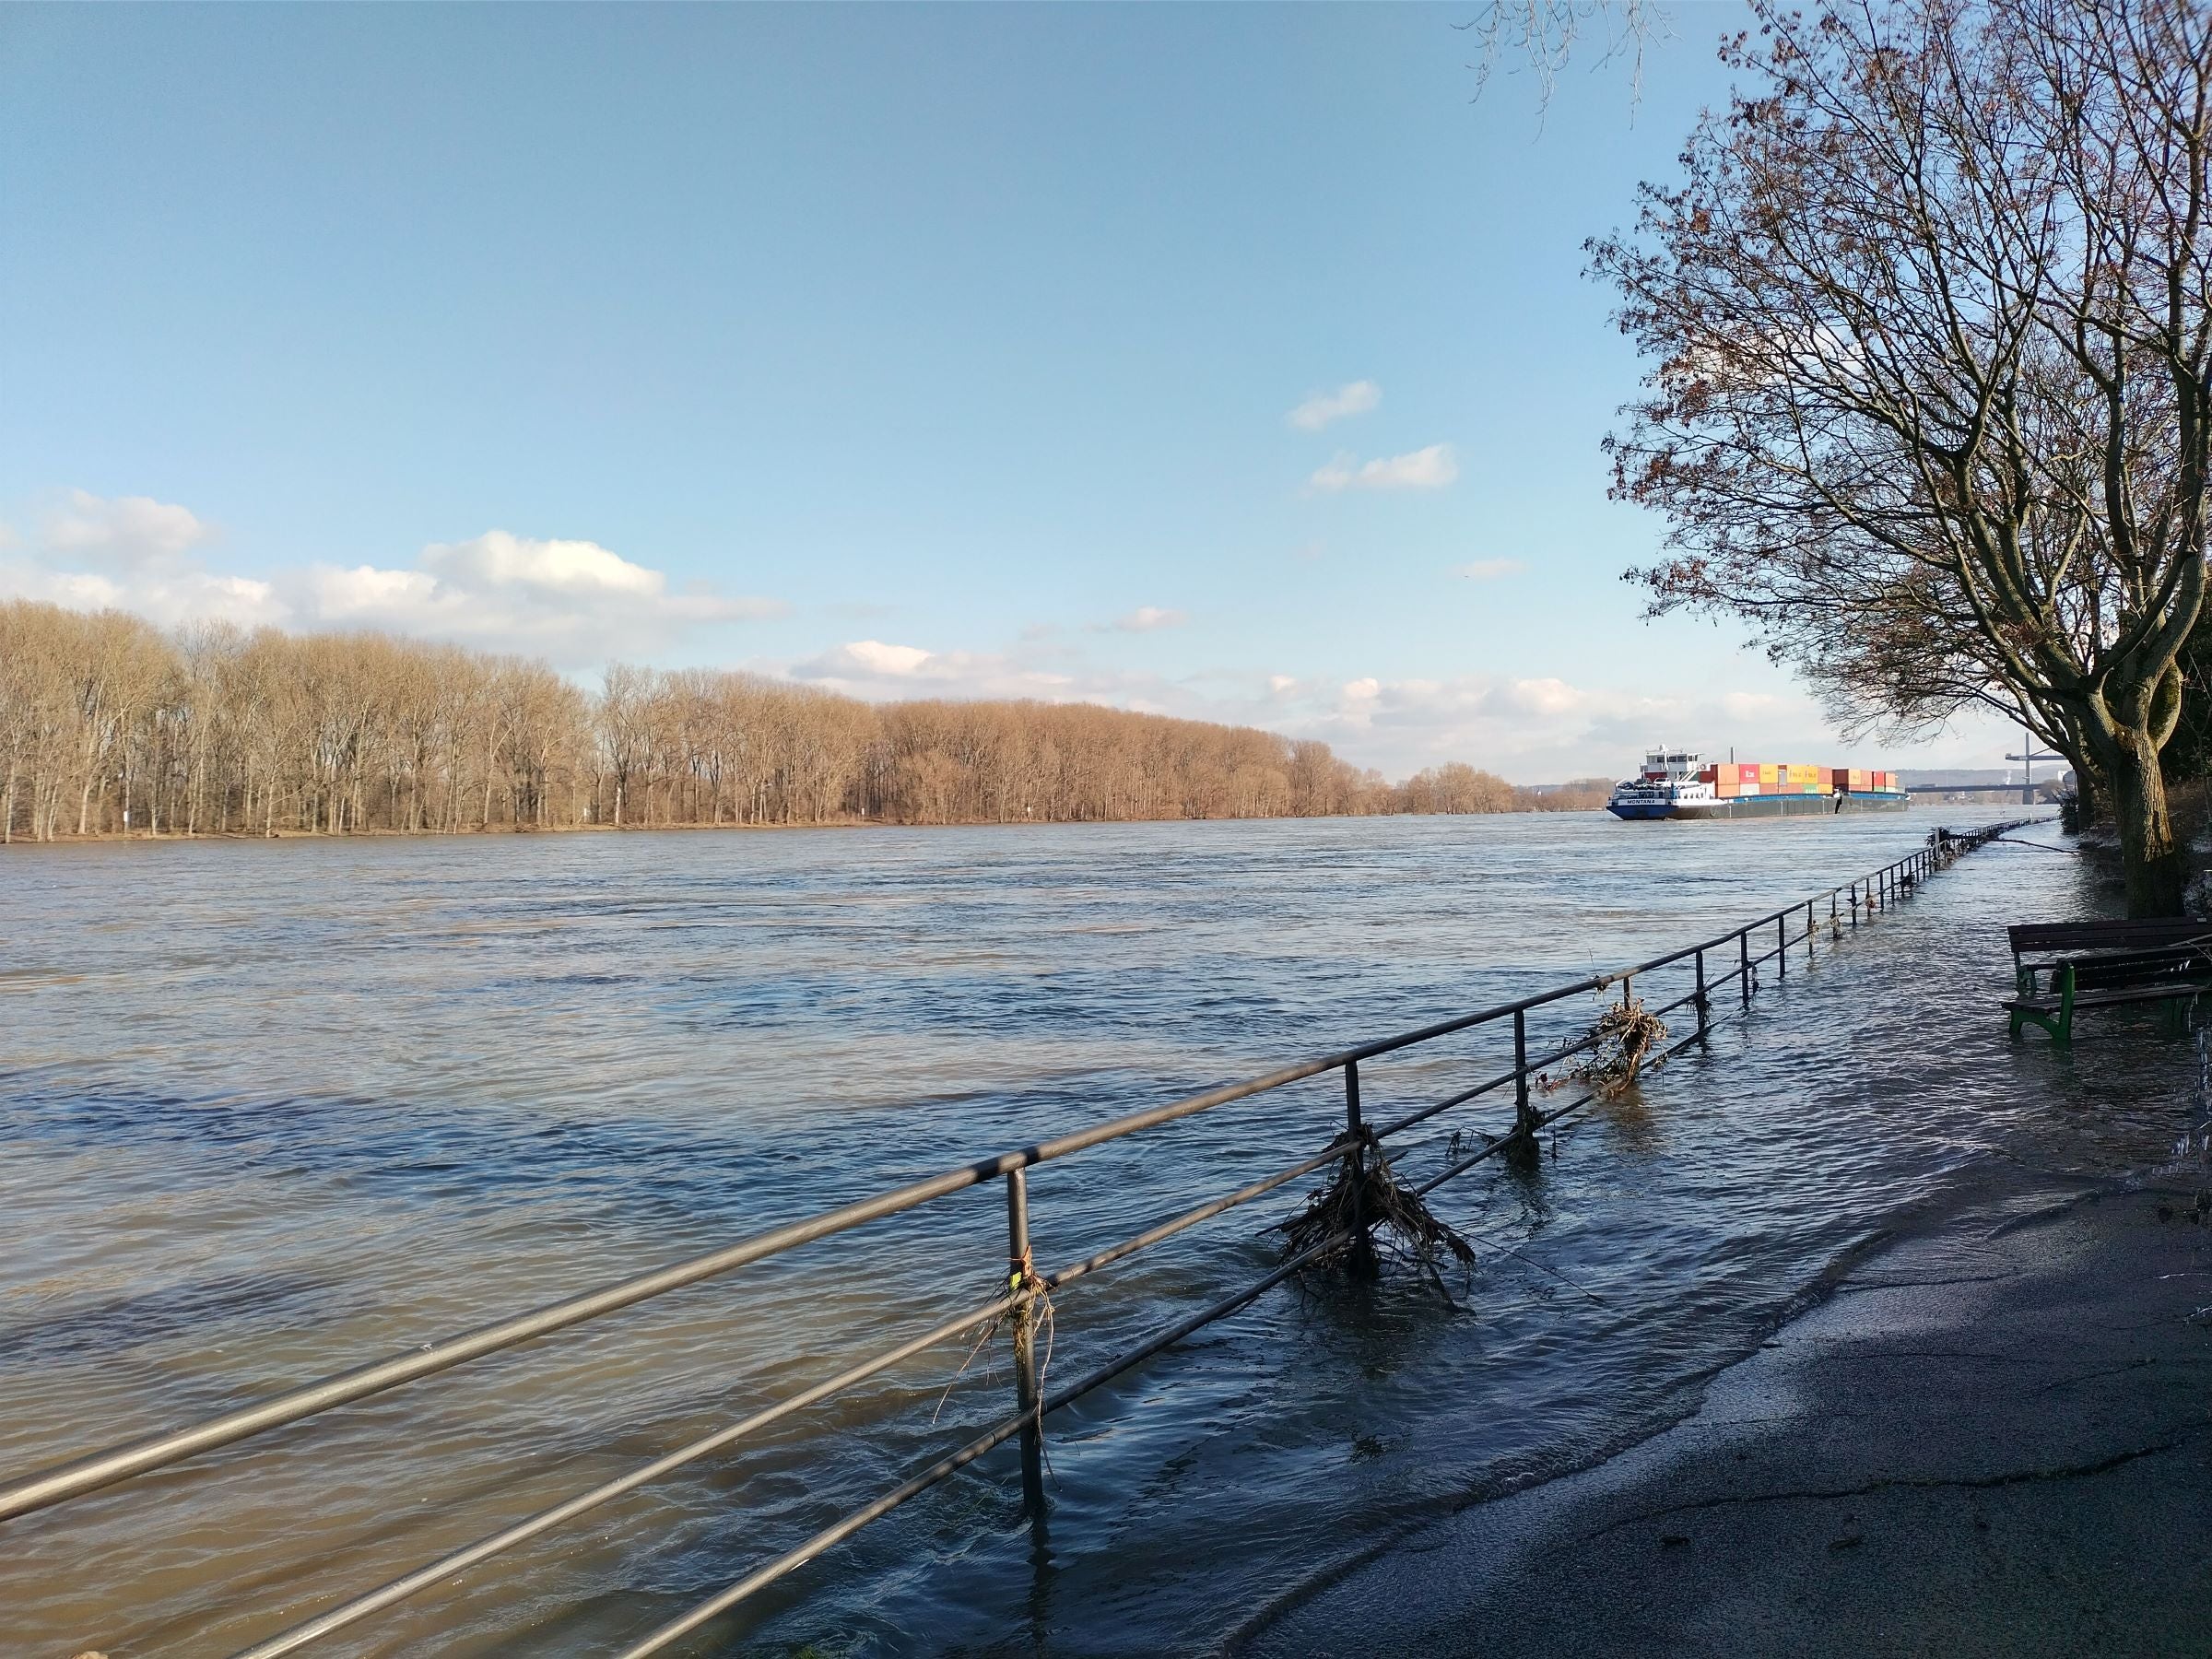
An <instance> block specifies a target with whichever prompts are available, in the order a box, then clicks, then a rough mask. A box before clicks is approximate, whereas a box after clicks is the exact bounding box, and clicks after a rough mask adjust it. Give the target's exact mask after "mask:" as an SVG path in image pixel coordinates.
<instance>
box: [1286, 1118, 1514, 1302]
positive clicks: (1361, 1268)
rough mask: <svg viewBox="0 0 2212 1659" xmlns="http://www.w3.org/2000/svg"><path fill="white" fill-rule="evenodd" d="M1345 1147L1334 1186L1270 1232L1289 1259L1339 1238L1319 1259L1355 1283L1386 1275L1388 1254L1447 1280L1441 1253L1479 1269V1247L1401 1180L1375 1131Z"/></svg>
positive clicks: (1362, 1132) (1363, 1132)
mask: <svg viewBox="0 0 2212 1659" xmlns="http://www.w3.org/2000/svg"><path fill="white" fill-rule="evenodd" d="M1343 1147H1344V1153H1343V1156H1342V1157H1341V1158H1339V1159H1337V1160H1336V1173H1335V1178H1334V1179H1333V1180H1331V1182H1329V1184H1328V1185H1327V1186H1326V1187H1325V1188H1324V1189H1323V1190H1322V1191H1320V1192H1318V1193H1315V1194H1312V1195H1311V1196H1310V1197H1308V1199H1307V1200H1306V1206H1305V1208H1303V1209H1301V1210H1300V1211H1299V1212H1298V1214H1297V1215H1295V1216H1292V1217H1291V1218H1289V1219H1288V1221H1278V1222H1277V1223H1276V1225H1275V1226H1274V1227H1272V1228H1270V1229H1269V1231H1271V1232H1279V1233H1281V1234H1282V1235H1283V1238H1284V1248H1283V1253H1284V1254H1286V1255H1297V1254H1298V1253H1300V1252H1301V1251H1305V1250H1309V1249H1311V1248H1312V1247H1313V1246H1314V1245H1317V1244H1325V1243H1326V1242H1327V1241H1329V1240H1331V1239H1335V1241H1337V1242H1336V1244H1335V1247H1334V1248H1331V1249H1328V1250H1325V1251H1324V1253H1323V1254H1322V1255H1321V1256H1320V1257H1318V1258H1316V1259H1317V1260H1318V1261H1320V1262H1327V1263H1333V1262H1341V1263H1342V1264H1343V1265H1344V1266H1345V1268H1346V1269H1347V1271H1348V1272H1349V1273H1350V1274H1351V1275H1352V1276H1353V1277H1355V1278H1363V1279H1371V1278H1376V1277H1380V1276H1381V1274H1382V1258H1383V1255H1384V1254H1385V1253H1387V1254H1389V1255H1390V1256H1391V1257H1393V1258H1394V1259H1395V1260H1398V1261H1402V1262H1406V1263H1408V1264H1410V1265H1414V1266H1416V1267H1418V1268H1420V1269H1422V1270H1423V1271H1425V1272H1426V1273H1428V1274H1429V1275H1430V1277H1432V1278H1436V1279H1438V1280H1439V1281H1440V1282H1441V1277H1442V1276H1441V1274H1440V1273H1439V1272H1438V1271H1437V1261H1438V1257H1439V1256H1440V1254H1441V1253H1445V1252H1449V1253H1451V1254H1452V1255H1453V1257H1454V1258H1455V1259H1457V1260H1458V1261H1460V1262H1462V1263H1465V1264H1468V1265H1472V1264H1473V1262H1474V1260H1475V1247H1474V1246H1473V1245H1472V1244H1470V1243H1468V1242H1467V1241H1466V1240H1465V1239H1463V1238H1462V1237H1460V1235H1459V1234H1458V1233H1457V1232H1456V1231H1454V1230H1453V1229H1452V1228H1451V1227H1449V1226H1447V1225H1446V1224H1445V1223H1444V1222H1442V1221H1441V1220H1439V1219H1438V1218H1436V1216H1435V1214H1434V1213H1433V1212H1431V1211H1430V1208H1429V1206H1428V1205H1427V1204H1426V1203H1425V1202H1424V1201H1423V1200H1422V1198H1421V1195H1420V1194H1418V1193H1417V1192H1415V1191H1414V1190H1413V1188H1411V1187H1409V1186H1407V1185H1406V1183H1405V1182H1402V1181H1400V1180H1399V1179H1398V1177H1397V1174H1396V1172H1395V1171H1394V1170H1392V1168H1391V1167H1390V1159H1388V1158H1386V1157H1384V1156H1383V1153H1382V1146H1381V1144H1380V1143H1379V1142H1378V1141H1377V1140H1376V1138H1375V1132H1374V1131H1373V1130H1371V1129H1368V1128H1365V1127H1362V1128H1360V1129H1359V1130H1358V1131H1356V1132H1354V1133H1353V1134H1350V1135H1347V1136H1346V1137H1345V1139H1344V1142H1343ZM1378 1246H1380V1248H1378Z"/></svg>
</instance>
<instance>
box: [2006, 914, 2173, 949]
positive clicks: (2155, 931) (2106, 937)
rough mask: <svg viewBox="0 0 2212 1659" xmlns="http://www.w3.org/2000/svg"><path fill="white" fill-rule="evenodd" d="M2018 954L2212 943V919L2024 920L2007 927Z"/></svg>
mask: <svg viewBox="0 0 2212 1659" xmlns="http://www.w3.org/2000/svg"><path fill="white" fill-rule="evenodd" d="M2005 931H2006V934H2007V935H2010V937H2011V939H2012V950H2013V954H2014V955H2015V956H2025V955H2029V954H2030V953H2039V952H2044V951H2054V950H2144V949H2156V948H2157V947H2159V946H2169V947H2171V946H2176V945H2194V944H2198V943H2202V944H2205V945H2206V946H2212V922H2199V921H2195V920H2194V919H2193V918H2190V917H2185V916H2176V917H2169V918H2160V919H2159V920H2155V921H2148V922H2020V923H2016V924H2013V925H2012V926H2010V927H2008V928H2006V930H2005Z"/></svg>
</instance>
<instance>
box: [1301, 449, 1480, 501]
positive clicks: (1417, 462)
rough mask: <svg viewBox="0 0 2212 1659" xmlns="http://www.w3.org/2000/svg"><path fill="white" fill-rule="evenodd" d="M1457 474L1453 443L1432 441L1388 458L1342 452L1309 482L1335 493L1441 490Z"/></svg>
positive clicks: (1457, 464) (1315, 487) (1314, 486)
mask: <svg viewBox="0 0 2212 1659" xmlns="http://www.w3.org/2000/svg"><path fill="white" fill-rule="evenodd" d="M1456 477H1459V463H1458V462H1457V461H1455V460H1453V458H1452V446H1451V445H1450V444H1448V443H1432V444H1430V446H1429V447H1428V448H1427V449H1418V450H1415V451H1413V452H1412V453H1409V454H1404V455H1392V456H1391V457H1389V458H1388V459H1387V460H1385V459H1382V458H1381V457H1378V458H1376V459H1375V460H1372V461H1368V462H1364V463H1362V462H1359V461H1355V460H1354V459H1353V458H1352V457H1351V456H1349V455H1339V456H1337V457H1336V459H1335V460H1334V461H1332V462H1330V463H1329V464H1328V465H1326V466H1324V467H1323V468H1322V469H1321V470H1320V471H1319V472H1317V473H1315V474H1314V475H1313V476H1312V477H1311V478H1309V479H1307V480H1306V482H1307V484H1308V485H1309V486H1310V487H1311V488H1314V489H1322V490H1327V491H1330V492H1332V493H1334V492H1335V491H1337V490H1341V489H1441V488H1443V487H1444V486H1445V485H1447V484H1449V483H1451V482H1452V480H1453V479H1454V478H1456Z"/></svg>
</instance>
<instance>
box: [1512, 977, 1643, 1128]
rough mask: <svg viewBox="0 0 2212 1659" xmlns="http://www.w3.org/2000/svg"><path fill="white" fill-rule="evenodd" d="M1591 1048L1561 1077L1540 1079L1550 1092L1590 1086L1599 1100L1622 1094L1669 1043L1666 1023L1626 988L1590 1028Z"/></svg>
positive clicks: (1641, 999) (1623, 987)
mask: <svg viewBox="0 0 2212 1659" xmlns="http://www.w3.org/2000/svg"><path fill="white" fill-rule="evenodd" d="M1588 1041H1589V1042H1590V1049H1589V1052H1588V1053H1587V1054H1586V1055H1585V1056H1584V1057H1583V1060H1582V1061H1581V1062H1580V1063H1579V1064H1577V1065H1571V1066H1570V1067H1568V1069H1567V1070H1565V1071H1564V1072H1561V1073H1560V1074H1559V1076H1558V1077H1551V1076H1548V1075H1547V1076H1545V1077H1541V1078H1539V1079H1538V1081H1539V1082H1540V1083H1541V1084H1542V1085H1543V1087H1544V1088H1545V1089H1546V1091H1547V1092H1548V1091H1550V1090H1553V1089H1559V1088H1565V1087H1566V1086H1567V1085H1568V1084H1570V1083H1582V1084H1585V1085H1587V1086H1588V1087H1589V1088H1590V1089H1591V1090H1592V1091H1593V1092H1594V1094H1595V1095H1596V1096H1597V1098H1598V1099H1599V1100H1608V1099H1610V1098H1611V1097H1613V1096H1614V1095H1617V1094H1619V1093H1620V1092H1621V1091H1622V1090H1623V1089H1625V1088H1628V1087H1629V1085H1630V1084H1631V1083H1633V1082H1635V1081H1636V1074H1637V1073H1639V1072H1640V1071H1641V1070H1642V1069H1643V1062H1644V1059H1645V1057H1646V1056H1647V1055H1649V1054H1650V1053H1651V1052H1652V1051H1653V1049H1655V1048H1657V1047H1658V1046H1659V1045H1660V1044H1661V1043H1663V1042H1665V1041H1666V1022H1665V1020H1663V1019H1661V1018H1659V1017H1658V1016H1657V1015H1656V1014H1652V1013H1648V1012H1646V1011H1645V1009H1644V1006H1643V998H1641V996H1635V995H1631V994H1630V991H1629V988H1628V987H1627V986H1626V985H1623V986H1622V987H1621V990H1620V1000H1619V1001H1618V1002H1617V1003H1608V1004H1606V1009H1605V1012H1604V1013H1602V1014H1600V1015H1599V1016H1598V1017H1597V1023H1596V1024H1595V1025H1594V1026H1592V1027H1591V1028H1590V1035H1589V1039H1588Z"/></svg>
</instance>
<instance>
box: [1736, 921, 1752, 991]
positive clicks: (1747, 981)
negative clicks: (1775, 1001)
mask: <svg viewBox="0 0 2212 1659" xmlns="http://www.w3.org/2000/svg"><path fill="white" fill-rule="evenodd" d="M1735 970H1736V980H1737V983H1738V984H1739V985H1741V986H1742V988H1743V993H1744V1006H1745V1007H1749V1006H1751V930H1750V929H1749V928H1742V929H1739V930H1738V931H1737V933H1736V935H1735Z"/></svg>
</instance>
